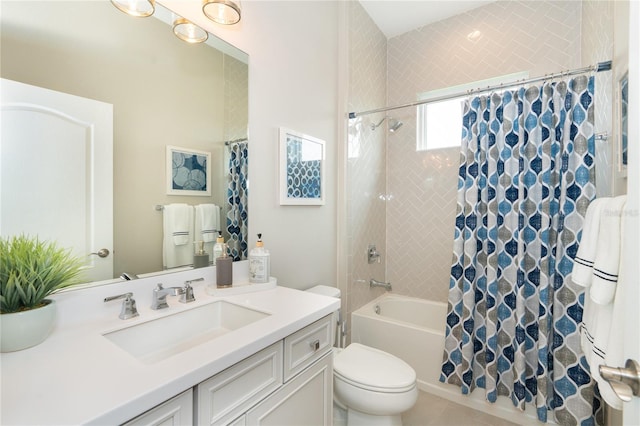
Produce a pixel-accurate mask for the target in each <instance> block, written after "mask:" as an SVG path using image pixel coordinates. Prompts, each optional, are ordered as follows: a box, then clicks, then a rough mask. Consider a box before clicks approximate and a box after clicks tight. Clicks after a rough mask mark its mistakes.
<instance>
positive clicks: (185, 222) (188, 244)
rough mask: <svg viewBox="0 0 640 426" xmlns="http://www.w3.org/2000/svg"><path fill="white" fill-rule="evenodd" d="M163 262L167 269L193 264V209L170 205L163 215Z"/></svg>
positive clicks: (165, 207) (181, 205) (187, 206)
mask: <svg viewBox="0 0 640 426" xmlns="http://www.w3.org/2000/svg"><path fill="white" fill-rule="evenodd" d="M162 222H163V233H164V237H163V244H162V246H163V250H162V260H163V262H162V263H163V266H164V268H165V269H168V268H175V267H178V266H185V265H191V264H193V253H194V246H193V207H192V206H189V205H187V204H168V205H166V206H164V209H163V215H162Z"/></svg>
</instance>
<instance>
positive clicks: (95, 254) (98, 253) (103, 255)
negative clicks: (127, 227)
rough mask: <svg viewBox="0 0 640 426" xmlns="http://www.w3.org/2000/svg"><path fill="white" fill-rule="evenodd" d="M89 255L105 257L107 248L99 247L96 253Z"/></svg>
mask: <svg viewBox="0 0 640 426" xmlns="http://www.w3.org/2000/svg"><path fill="white" fill-rule="evenodd" d="M89 256H98V257H107V256H109V249H106V248H103V249H100V250H98V251H97V252H96V253H89Z"/></svg>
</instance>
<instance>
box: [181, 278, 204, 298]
mask: <svg viewBox="0 0 640 426" xmlns="http://www.w3.org/2000/svg"><path fill="white" fill-rule="evenodd" d="M194 281H204V278H196V279H195V280H189V281H185V282H184V287H183V288H182V289H183V290H184V292H183V293H181V294H182V295H181V296H180V300H179V302H180V303H191V302H195V301H196V298H195V297H194V296H193V287H191V283H192V282H194Z"/></svg>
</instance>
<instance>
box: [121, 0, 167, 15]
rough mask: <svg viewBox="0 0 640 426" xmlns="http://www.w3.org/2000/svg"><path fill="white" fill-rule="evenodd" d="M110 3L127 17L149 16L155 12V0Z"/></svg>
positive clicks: (123, 0)
mask: <svg viewBox="0 0 640 426" xmlns="http://www.w3.org/2000/svg"><path fill="white" fill-rule="evenodd" d="M111 3H112V4H113V5H114V6H115V7H116V8H118V10H120V11H122V12H124V13H126V14H127V15H131V16H135V17H138V18H145V17H147V16H151V15H153V12H155V10H156V6H155V0H111Z"/></svg>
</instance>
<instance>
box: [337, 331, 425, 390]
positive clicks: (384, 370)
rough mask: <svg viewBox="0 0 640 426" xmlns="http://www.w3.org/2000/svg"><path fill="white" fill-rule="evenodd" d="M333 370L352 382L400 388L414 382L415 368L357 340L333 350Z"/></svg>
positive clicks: (359, 385) (390, 388)
mask: <svg viewBox="0 0 640 426" xmlns="http://www.w3.org/2000/svg"><path fill="white" fill-rule="evenodd" d="M333 371H334V373H335V374H337V375H338V376H340V377H341V378H343V379H344V380H346V381H348V382H350V383H352V384H354V385H355V386H358V387H362V388H367V389H372V390H381V391H384V390H387V391H392V392H400V391H405V390H408V389H411V388H412V387H414V386H415V383H416V372H415V371H414V370H413V368H411V366H410V365H409V364H407V363H406V362H404V361H403V360H401V359H400V358H398V357H395V356H393V355H391V354H389V353H387V352H383V351H380V350H378V349H374V348H370V347H368V346H364V345H361V344H359V343H352V344H350V345H349V346H347V347H346V348H345V349H344V350H342V351H340V352H339V353H338V354H336V356H335V358H334V360H333Z"/></svg>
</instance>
